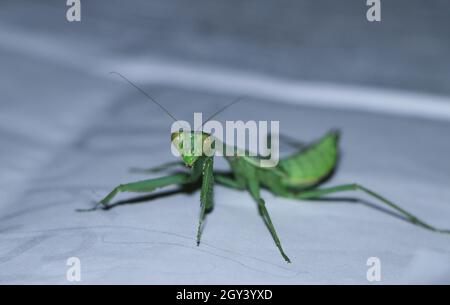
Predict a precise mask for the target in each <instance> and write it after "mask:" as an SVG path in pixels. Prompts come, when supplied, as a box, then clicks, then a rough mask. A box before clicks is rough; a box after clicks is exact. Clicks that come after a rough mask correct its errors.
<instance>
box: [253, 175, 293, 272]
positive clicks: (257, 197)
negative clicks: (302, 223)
mask: <svg viewBox="0 0 450 305" xmlns="http://www.w3.org/2000/svg"><path fill="white" fill-rule="evenodd" d="M248 188H249V192H250V194H251V195H252V197H253V199H254V200H255V201H256V202H257V203H258V208H259V212H260V214H261V216H262V218H263V220H264V222H265V224H266V226H267V228H268V229H269V231H270V234H271V235H272V238H273V240H274V242H275V245H276V246H277V247H278V250H280V253H281V256H283V258H284V259H285V260H286V261H287V262H288V263H290V262H291V260H290V259H289V257H288V256H287V255H286V254H285V253H284V250H283V247H282V246H281V241H280V239H279V238H278V234H277V232H276V230H275V227H274V226H273V223H272V220H271V219H270V215H269V212H268V211H267V208H266V203H265V202H264V200H263V199H262V198H261V196H260V186H259V182H258V181H257V180H249V181H248Z"/></svg>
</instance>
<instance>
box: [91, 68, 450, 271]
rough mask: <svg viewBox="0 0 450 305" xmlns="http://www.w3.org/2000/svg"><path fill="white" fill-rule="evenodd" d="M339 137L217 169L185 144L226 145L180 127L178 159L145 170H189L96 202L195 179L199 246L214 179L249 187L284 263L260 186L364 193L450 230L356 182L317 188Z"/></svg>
mask: <svg viewBox="0 0 450 305" xmlns="http://www.w3.org/2000/svg"><path fill="white" fill-rule="evenodd" d="M114 73H115V74H117V75H119V76H120V77H122V78H123V79H125V80H126V81H127V82H128V83H130V84H131V85H132V86H134V87H135V88H136V89H137V90H139V91H140V92H142V93H143V94H144V95H146V96H147V97H148V98H149V99H150V100H152V101H153V102H154V103H155V104H157V105H158V106H159V107H160V108H161V109H162V110H163V111H165V112H166V113H167V114H168V115H169V116H170V117H171V118H172V119H174V120H175V118H174V117H173V116H172V115H171V114H170V113H169V112H168V111H167V110H166V109H165V108H164V107H163V106H162V105H161V104H159V103H158V102H157V101H156V100H154V99H153V98H152V97H151V96H150V95H148V94H147V93H146V92H145V91H143V90H142V89H141V88H139V87H138V86H136V85H135V84H134V83H132V82H131V81H129V80H128V79H127V78H125V77H124V76H123V75H121V74H120V73H117V72H114ZM233 103H235V102H233ZM230 105H231V104H230ZM230 105H228V106H230ZM228 106H227V107H228ZM225 108H226V107H225ZM225 108H223V109H222V110H224V109H225ZM219 112H220V111H219ZM217 113H218V112H216V113H215V115H216V114H217ZM339 136H340V135H339V132H337V131H332V132H329V133H328V134H326V135H325V136H323V137H322V138H321V139H319V140H318V141H316V142H314V143H312V144H310V145H306V146H304V147H302V148H300V149H299V150H298V151H297V152H295V153H293V154H291V155H289V156H287V157H285V158H282V159H280V160H279V162H278V164H277V165H276V166H274V167H261V166H260V165H259V164H260V163H259V162H258V161H259V160H260V159H261V158H263V157H258V156H256V157H254V156H248V155H246V154H243V155H242V154H236V155H233V156H225V158H226V160H227V162H228V164H229V166H230V169H231V171H229V172H216V171H214V155H211V154H206V153H203V154H198V153H197V152H196V151H194V149H195V147H194V145H191V147H190V149H186V143H188V142H189V143H194V142H196V141H198V142H200V143H201V144H202V145H203V146H205V145H206V144H208V145H207V146H208V147H218V146H225V145H226V144H224V143H223V142H221V141H220V140H219V139H217V138H215V137H214V136H212V135H211V134H209V133H206V132H203V131H183V130H179V131H177V132H173V133H172V134H171V140H172V143H173V145H175V147H176V149H177V150H178V151H179V153H180V156H181V159H182V161H181V162H170V163H167V164H163V165H162V166H159V167H156V168H153V169H149V170H148V171H150V172H159V171H163V170H166V169H168V168H176V167H185V166H187V167H188V168H189V169H190V173H186V172H176V173H172V174H169V175H167V176H163V177H159V178H155V179H148V180H142V181H137V182H132V183H127V184H121V185H119V186H117V187H116V188H114V189H113V190H112V191H111V192H110V193H109V194H108V195H107V196H106V197H104V198H103V199H102V200H101V201H100V205H102V206H103V207H104V208H108V206H109V204H110V202H111V201H112V200H113V198H114V197H115V196H116V195H117V194H119V193H121V192H136V193H141V192H152V191H154V190H156V189H159V188H163V187H167V186H171V185H193V184H197V183H198V185H201V191H200V216H199V222H198V229H197V245H199V244H200V238H201V232H202V226H203V223H204V220H205V217H206V214H207V213H208V212H210V211H211V210H212V208H213V204H214V203H213V185H214V183H218V184H220V185H223V186H225V187H228V188H231V189H236V190H242V191H247V192H248V193H249V194H250V195H251V197H252V198H253V199H254V200H255V202H256V204H257V206H258V210H259V213H260V215H261V217H262V219H263V221H264V223H265V225H266V226H267V228H268V230H269V232H270V234H271V236H272V238H273V240H274V242H275V245H276V247H277V248H278V250H279V252H280V253H281V256H282V257H283V258H284V259H285V260H286V261H287V262H290V259H289V257H288V256H287V255H286V253H285V252H284V250H283V247H282V245H281V241H280V238H279V237H278V234H277V232H276V230H275V226H274V225H273V223H272V220H271V218H270V215H269V212H268V210H267V207H266V204H265V201H264V199H263V198H262V197H261V190H262V189H266V190H268V191H270V192H271V193H272V194H274V195H275V196H279V197H282V198H289V199H294V200H315V199H320V198H324V197H325V196H327V195H330V194H334V193H340V192H345V191H362V192H363V193H366V194H367V195H369V196H370V197H372V198H374V199H376V200H378V202H380V203H381V204H384V205H385V206H387V207H389V208H391V209H393V210H394V211H396V212H397V213H399V214H400V215H401V216H403V218H404V219H405V220H407V221H409V222H410V223H412V224H414V225H417V226H419V227H422V228H424V229H428V230H431V231H433V232H439V233H450V230H441V229H438V228H436V227H434V226H432V225H429V224H428V223H426V222H424V221H423V220H421V219H419V218H418V217H416V216H414V215H413V214H411V213H410V212H408V211H406V210H405V209H403V208H401V207H400V206H398V205H397V204H395V203H393V202H392V201H390V200H388V199H386V198H385V197H383V196H381V195H379V194H378V193H376V192H374V191H372V190H370V189H368V188H366V187H364V186H362V185H360V184H357V183H351V184H342V185H337V186H333V187H323V188H322V187H320V185H321V184H322V183H323V182H324V181H325V180H327V179H328V178H329V177H330V176H331V175H332V173H333V171H334V170H335V168H336V165H337V163H338V159H339ZM232 149H235V150H237V149H238V148H235V147H234V148H233V147H232Z"/></svg>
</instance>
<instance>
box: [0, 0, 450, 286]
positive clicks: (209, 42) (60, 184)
mask: <svg viewBox="0 0 450 305" xmlns="http://www.w3.org/2000/svg"><path fill="white" fill-rule="evenodd" d="M381 3H382V21H381V22H373V23H370V22H368V21H367V20H366V11H367V9H368V7H367V6H366V4H365V1H362V0H347V1H331V0H329V1H323V0H314V1H312V0H311V1H284V0H280V1H266V0H258V1H237V0H232V1H181V0H179V1H159V0H158V1H144V0H132V1H118V0H108V1H107V0H84V1H83V0H82V1H81V8H82V15H81V16H82V17H81V18H82V21H81V22H72V23H69V22H67V21H66V10H67V6H66V1H64V0H46V1H31V0H30V1H18V0H14V1H13V0H5V1H2V2H1V3H0V91H1V92H2V97H1V101H0V168H1V171H0V282H1V283H63V284H64V283H69V282H68V281H67V279H66V277H65V275H66V270H67V266H66V260H67V259H68V258H69V257H72V256H76V257H79V258H80V260H81V262H82V279H83V280H82V282H84V283H288V284H289V283H369V282H368V281H367V279H366V270H367V266H366V260H367V258H369V257H372V256H377V257H379V258H380V259H381V262H382V264H383V269H382V270H383V271H382V272H383V276H382V283H417V282H419V283H449V281H450V265H449V262H450V260H449V259H448V257H449V255H450V244H449V238H448V236H439V235H436V234H433V233H430V232H427V231H424V230H421V229H420V228H417V227H414V226H411V225H410V224H407V223H406V222H404V221H401V220H398V219H396V218H395V217H392V216H391V215H390V214H389V213H386V211H379V210H377V209H373V208H370V205H369V207H368V206H364V205H355V204H345V203H340V204H329V205H328V204H313V203H311V204H299V203H298V202H292V201H289V200H282V199H279V198H275V197H273V196H272V195H270V194H269V193H264V198H265V199H266V201H267V204H268V208H269V209H270V212H271V213H272V218H273V220H274V223H275V225H276V226H277V228H278V231H279V234H280V237H281V239H282V241H283V244H284V247H285V249H286V251H287V253H288V254H289V255H290V256H291V259H292V260H293V262H294V263H293V264H292V265H286V264H284V262H283V261H282V259H281V258H280V257H279V254H278V252H277V250H276V248H275V246H274V245H273V242H272V240H271V238H270V236H269V233H268V232H267V230H266V228H265V227H264V225H263V223H262V221H261V219H260V218H259V217H258V215H257V211H256V208H255V206H254V203H253V202H252V200H251V199H250V198H249V196H248V195H247V194H245V193H240V192H234V191H230V190H227V189H225V188H221V187H216V209H215V210H214V213H212V214H211V215H210V216H209V218H208V223H207V226H206V228H205V233H204V237H203V240H204V242H203V243H202V245H201V246H200V247H196V246H195V242H194V239H195V237H194V236H195V225H196V222H197V216H198V193H195V194H191V195H186V194H176V195H174V196H162V198H157V200H149V201H150V202H146V201H144V202H143V203H142V204H131V205H125V204H124V205H120V206H118V207H117V208H114V209H112V210H111V211H108V212H101V211H99V212H95V213H88V214H80V213H76V212H74V210H75V209H77V208H83V207H90V206H92V202H93V201H98V200H99V199H101V198H102V196H104V195H105V194H106V193H107V192H108V191H109V190H110V189H111V188H112V187H114V186H116V185H117V184H119V183H124V182H128V181H133V180H137V179H144V178H148V176H144V177H143V176H136V175H133V174H130V173H129V172H128V168H130V167H133V166H144V167H148V166H154V165H157V164H159V163H162V162H164V161H168V160H172V159H173V156H172V155H170V149H169V145H168V144H169V143H168V139H169V127H170V125H169V124H170V120H168V119H167V118H166V117H164V114H163V113H161V112H160V110H159V109H158V108H156V107H155V106H152V105H150V104H148V103H146V102H145V99H144V98H143V97H142V95H140V94H139V93H136V92H135V91H133V89H132V88H130V87H129V86H128V85H126V84H124V83H123V82H120V81H118V80H117V79H116V78H114V77H112V76H111V75H109V74H108V72H110V71H113V70H115V71H119V72H122V73H124V74H125V75H127V77H129V78H130V79H133V80H136V81H137V82H138V83H139V84H140V85H141V86H143V87H144V88H145V89H146V90H149V91H150V92H151V93H152V94H153V95H154V97H156V98H157V99H158V101H160V102H161V103H162V104H164V105H165V106H166V107H167V108H168V109H169V110H170V111H171V112H173V113H174V114H175V115H176V116H177V117H180V118H182V119H187V120H189V119H190V118H192V112H193V111H202V112H204V113H208V114H209V113H213V112H214V111H215V110H217V109H218V108H220V107H221V106H223V105H224V104H226V103H227V102H228V101H229V100H230V99H233V98H235V97H236V95H240V94H242V93H245V94H246V95H247V100H246V101H245V102H243V103H241V104H239V105H236V106H234V107H233V108H231V109H229V110H227V111H226V112H225V113H223V114H221V116H220V119H221V120H225V119H230V120H237V119H243V120H279V121H280V126H281V132H283V133H285V134H288V135H290V136H293V137H297V138H301V139H305V140H307V141H310V140H313V139H315V138H317V137H319V136H320V135H322V134H323V133H324V132H326V131H327V130H329V129H331V128H334V127H337V128H340V129H341V130H342V132H343V139H342V151H343V156H342V162H341V165H340V167H339V170H338V172H337V173H336V176H335V177H334V178H333V179H332V180H331V181H329V182H327V183H328V184H329V185H334V184H339V183H345V182H353V181H356V182H360V183H363V184H367V185H369V186H370V187H373V188H374V189H376V190H378V191H380V192H381V193H382V194H384V195H386V196H387V197H389V198H392V199H393V200H395V201H396V202H398V203H400V205H402V206H404V207H406V208H407V209H408V210H411V211H412V212H414V213H415V214H418V215H419V216H421V217H423V218H424V219H426V220H427V221H428V222H431V223H433V224H436V225H437V226H440V227H447V228H448V227H450V222H449V217H450V205H449V202H450V189H449V188H448V182H449V180H450V162H448V161H446V160H447V159H448V155H449V154H450V142H449V141H447V139H448V135H449V132H450V123H449V120H450V108H449V107H450V97H449V94H450V87H449V86H448V84H449V81H450V72H449V67H450V58H449V57H448V54H449V51H450V39H449V38H448V37H449V31H450V30H449V29H450V18H449V17H450V2H448V1H445V0H434V1H419V0H414V1H406V0H396V1H386V0H384V1H383V0H382V1H381ZM347 100H349V101H351V103H350V102H347ZM372 110H373V111H372ZM217 165H218V166H219V167H223V166H225V165H224V163H223V162H222V163H221V162H220V161H219V162H218V164H217ZM345 195H349V196H357V197H362V196H361V195H357V194H345ZM133 197H134V196H133V195H124V197H123V198H122V199H124V198H133ZM150 199H151V198H150ZM374 204H375V205H376V203H374Z"/></svg>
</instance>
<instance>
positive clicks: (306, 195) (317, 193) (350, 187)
mask: <svg viewBox="0 0 450 305" xmlns="http://www.w3.org/2000/svg"><path fill="white" fill-rule="evenodd" d="M345 191H362V192H364V193H366V194H367V195H369V196H371V197H373V198H375V199H377V200H378V201H379V202H381V203H383V204H385V205H387V206H388V207H390V208H392V209H393V210H395V211H397V212H398V213H400V214H401V215H402V216H404V217H405V219H406V220H407V221H409V222H410V223H412V224H414V225H417V226H419V227H422V228H425V229H427V230H430V231H433V232H439V233H449V234H450V230H442V229H438V228H436V227H434V226H432V225H429V224H428V223H426V222H424V221H423V220H421V219H420V218H418V217H417V216H415V215H413V214H411V213H410V212H408V211H406V210H405V209H403V208H401V207H400V206H398V205H397V204H395V203H393V202H392V201H390V200H388V199H386V198H385V197H383V196H381V195H380V194H378V193H376V192H374V191H372V190H370V189H368V188H366V187H364V186H362V185H360V184H356V183H353V184H343V185H338V186H334V187H329V188H322V189H313V190H309V191H304V192H302V193H298V194H289V193H286V194H284V197H288V198H294V199H305V200H306V199H314V198H321V197H323V196H326V195H329V194H333V193H339V192H345Z"/></svg>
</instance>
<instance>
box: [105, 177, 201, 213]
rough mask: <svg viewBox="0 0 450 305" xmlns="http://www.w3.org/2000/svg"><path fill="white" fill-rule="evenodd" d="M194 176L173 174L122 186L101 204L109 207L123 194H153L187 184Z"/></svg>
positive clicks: (115, 189)
mask: <svg viewBox="0 0 450 305" xmlns="http://www.w3.org/2000/svg"><path fill="white" fill-rule="evenodd" d="M192 180H193V179H192V176H191V175H188V174H182V173H179V174H173V175H169V176H164V177H160V178H155V179H149V180H142V181H137V182H132V183H127V184H121V185H119V186H117V187H116V188H114V190H112V192H111V193H109V194H108V195H107V196H106V197H105V198H103V199H102V200H101V201H100V203H101V204H102V205H103V206H105V207H107V206H108V203H109V202H110V201H111V200H112V199H113V198H114V197H115V196H116V195H117V194H118V193H121V192H133V193H143V192H152V191H154V190H155V189H157V188H161V187H165V186H169V185H172V184H186V183H189V182H193V181H192Z"/></svg>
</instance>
